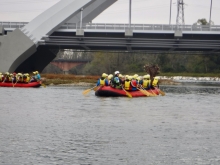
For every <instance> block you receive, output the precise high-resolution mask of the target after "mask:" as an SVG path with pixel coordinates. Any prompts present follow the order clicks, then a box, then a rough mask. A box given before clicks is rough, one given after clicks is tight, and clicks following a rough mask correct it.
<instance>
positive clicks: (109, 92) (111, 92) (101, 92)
mask: <svg viewBox="0 0 220 165" xmlns="http://www.w3.org/2000/svg"><path fill="white" fill-rule="evenodd" d="M127 92H129V93H130V94H131V96H132V97H147V96H146V95H145V94H143V93H142V92H141V91H139V90H137V91H127ZM147 92H149V93H151V94H156V95H159V89H157V88H155V89H151V90H147ZM95 95H96V96H103V97H119V96H126V97H127V95H126V92H125V91H124V90H123V89H116V88H113V87H111V86H102V87H100V88H99V89H98V90H97V91H96V92H95Z"/></svg>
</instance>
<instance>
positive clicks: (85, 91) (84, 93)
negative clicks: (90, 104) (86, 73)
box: [83, 86, 97, 95]
mask: <svg viewBox="0 0 220 165" xmlns="http://www.w3.org/2000/svg"><path fill="white" fill-rule="evenodd" d="M95 87H97V86H94V87H92V88H90V89H86V90H84V91H83V95H86V94H88V93H89V92H90V91H91V90H93V89H94V88H95Z"/></svg>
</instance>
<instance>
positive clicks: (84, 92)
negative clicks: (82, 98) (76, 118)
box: [83, 89, 91, 95]
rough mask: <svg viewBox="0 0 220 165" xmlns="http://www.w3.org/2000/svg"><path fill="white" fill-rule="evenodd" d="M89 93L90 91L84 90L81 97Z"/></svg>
mask: <svg viewBox="0 0 220 165" xmlns="http://www.w3.org/2000/svg"><path fill="white" fill-rule="evenodd" d="M90 91H91V89H86V90H84V91H83V95H86V94H88V93H89V92H90Z"/></svg>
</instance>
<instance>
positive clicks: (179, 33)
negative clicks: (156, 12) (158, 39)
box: [174, 30, 183, 38]
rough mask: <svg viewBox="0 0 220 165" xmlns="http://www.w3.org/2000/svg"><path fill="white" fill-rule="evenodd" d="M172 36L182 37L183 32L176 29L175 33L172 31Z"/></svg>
mask: <svg viewBox="0 0 220 165" xmlns="http://www.w3.org/2000/svg"><path fill="white" fill-rule="evenodd" d="M174 37H175V38H181V37H183V32H182V30H176V31H175V33H174Z"/></svg>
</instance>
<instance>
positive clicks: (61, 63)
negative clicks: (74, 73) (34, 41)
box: [51, 61, 85, 74]
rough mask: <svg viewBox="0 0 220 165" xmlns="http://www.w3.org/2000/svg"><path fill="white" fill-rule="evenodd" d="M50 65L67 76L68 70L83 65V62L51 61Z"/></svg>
mask: <svg viewBox="0 0 220 165" xmlns="http://www.w3.org/2000/svg"><path fill="white" fill-rule="evenodd" d="M51 64H53V65H55V66H57V67H58V68H60V69H61V70H62V71H63V73H64V74H68V73H69V70H70V69H72V68H74V67H76V66H78V65H82V64H85V62H70V61H52V62H51Z"/></svg>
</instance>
